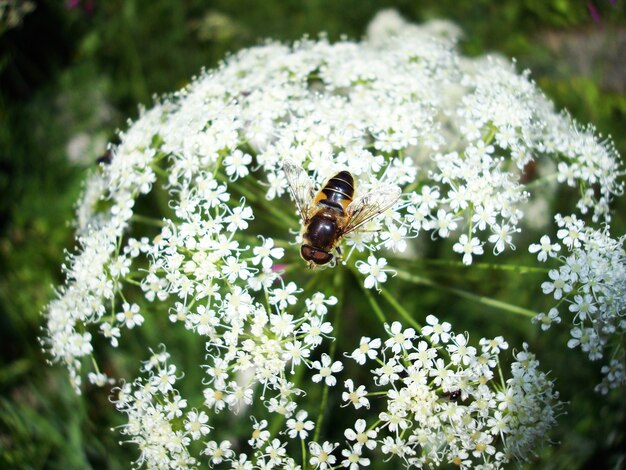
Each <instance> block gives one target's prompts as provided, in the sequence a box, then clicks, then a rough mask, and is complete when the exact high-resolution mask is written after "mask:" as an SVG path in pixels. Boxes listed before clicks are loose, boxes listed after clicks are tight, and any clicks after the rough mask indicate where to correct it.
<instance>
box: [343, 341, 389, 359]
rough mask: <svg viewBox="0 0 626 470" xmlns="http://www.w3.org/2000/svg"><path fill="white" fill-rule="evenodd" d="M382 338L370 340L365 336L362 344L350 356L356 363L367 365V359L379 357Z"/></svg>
mask: <svg viewBox="0 0 626 470" xmlns="http://www.w3.org/2000/svg"><path fill="white" fill-rule="evenodd" d="M381 343H382V342H381V340H380V338H374V339H371V338H368V337H367V336H364V337H362V338H361V344H360V345H359V347H358V348H357V349H355V350H354V351H352V354H350V355H349V357H351V358H352V359H354V360H355V361H356V363H357V364H365V361H366V360H367V359H374V358H375V357H376V356H377V355H378V348H380V346H381Z"/></svg>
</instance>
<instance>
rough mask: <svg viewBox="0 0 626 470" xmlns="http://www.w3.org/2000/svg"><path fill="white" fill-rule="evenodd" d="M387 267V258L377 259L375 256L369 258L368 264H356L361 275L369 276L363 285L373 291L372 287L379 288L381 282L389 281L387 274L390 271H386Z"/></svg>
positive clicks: (362, 262)
mask: <svg viewBox="0 0 626 470" xmlns="http://www.w3.org/2000/svg"><path fill="white" fill-rule="evenodd" d="M385 266H387V260H386V259H385V258H379V259H376V257H375V256H374V255H370V256H369V257H368V258H367V262H365V261H358V262H357V263H356V267H357V268H358V270H359V272H361V274H367V277H366V278H365V282H364V284H363V285H364V286H365V288H366V289H371V288H372V287H375V288H378V283H379V282H385V281H386V280H387V272H389V271H390V270H385Z"/></svg>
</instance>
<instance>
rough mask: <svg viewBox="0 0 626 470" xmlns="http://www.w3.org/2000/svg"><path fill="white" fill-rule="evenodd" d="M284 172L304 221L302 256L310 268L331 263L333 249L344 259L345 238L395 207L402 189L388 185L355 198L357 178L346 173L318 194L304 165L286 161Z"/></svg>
mask: <svg viewBox="0 0 626 470" xmlns="http://www.w3.org/2000/svg"><path fill="white" fill-rule="evenodd" d="M283 170H284V172H285V176H286V177H287V182H288V183H289V189H290V191H291V194H292V196H293V199H294V200H295V202H296V205H297V207H298V212H299V213H300V218H301V219H302V246H301V247H300V255H301V256H302V258H303V259H304V260H305V261H307V262H308V265H309V268H314V267H316V266H321V265H324V264H327V263H329V262H330V261H331V260H332V259H333V254H332V253H331V252H332V251H333V250H336V251H337V254H338V255H339V257H341V249H340V248H339V244H340V243H341V239H342V238H343V237H344V236H346V235H347V234H349V233H350V232H354V231H358V229H359V227H361V226H362V225H363V224H365V223H366V222H369V221H370V220H372V219H373V218H374V217H376V216H377V215H379V214H382V213H383V212H385V211H386V210H387V209H389V208H390V207H392V206H393V205H394V204H395V203H396V201H397V200H398V198H399V197H400V193H401V191H400V188H399V187H398V186H395V185H384V186H380V187H379V188H377V189H376V190H375V191H372V192H369V193H367V194H364V195H363V196H360V197H358V198H356V199H353V197H352V196H353V195H354V178H353V177H352V175H351V174H350V172H349V171H346V170H343V171H340V172H339V173H337V174H336V175H335V176H333V177H332V178H330V179H329V180H328V181H327V182H326V183H325V184H324V185H323V186H322V188H321V189H320V190H319V191H318V192H317V193H316V192H315V190H314V189H313V183H312V181H311V179H310V178H309V176H308V174H307V172H306V171H305V170H304V169H303V168H302V167H301V166H299V165H296V164H295V163H293V162H291V161H290V160H285V162H284V163H283Z"/></svg>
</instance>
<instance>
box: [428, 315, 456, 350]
mask: <svg viewBox="0 0 626 470" xmlns="http://www.w3.org/2000/svg"><path fill="white" fill-rule="evenodd" d="M426 323H427V325H426V326H424V327H423V328H422V334H423V335H424V336H430V341H431V342H432V343H433V344H439V341H441V342H442V343H447V342H448V341H449V340H450V329H451V328H452V325H450V323H448V322H447V321H444V322H443V323H439V319H438V318H437V317H436V316H434V315H428V316H427V317H426Z"/></svg>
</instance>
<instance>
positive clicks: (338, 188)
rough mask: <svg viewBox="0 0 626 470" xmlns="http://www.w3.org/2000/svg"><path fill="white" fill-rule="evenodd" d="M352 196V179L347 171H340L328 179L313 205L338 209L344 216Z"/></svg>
mask: <svg viewBox="0 0 626 470" xmlns="http://www.w3.org/2000/svg"><path fill="white" fill-rule="evenodd" d="M353 195H354V178H353V177H352V175H351V174H350V173H349V172H347V171H340V172H339V173H337V174H336V175H335V176H333V177H332V178H331V179H329V180H328V181H327V182H326V184H325V185H324V187H323V188H322V189H321V191H320V192H319V193H317V196H316V197H315V201H314V204H315V205H317V204H321V205H325V206H328V207H332V208H335V209H338V210H339V211H340V212H342V213H344V214H345V211H346V207H348V204H350V203H351V202H352V196H353Z"/></svg>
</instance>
